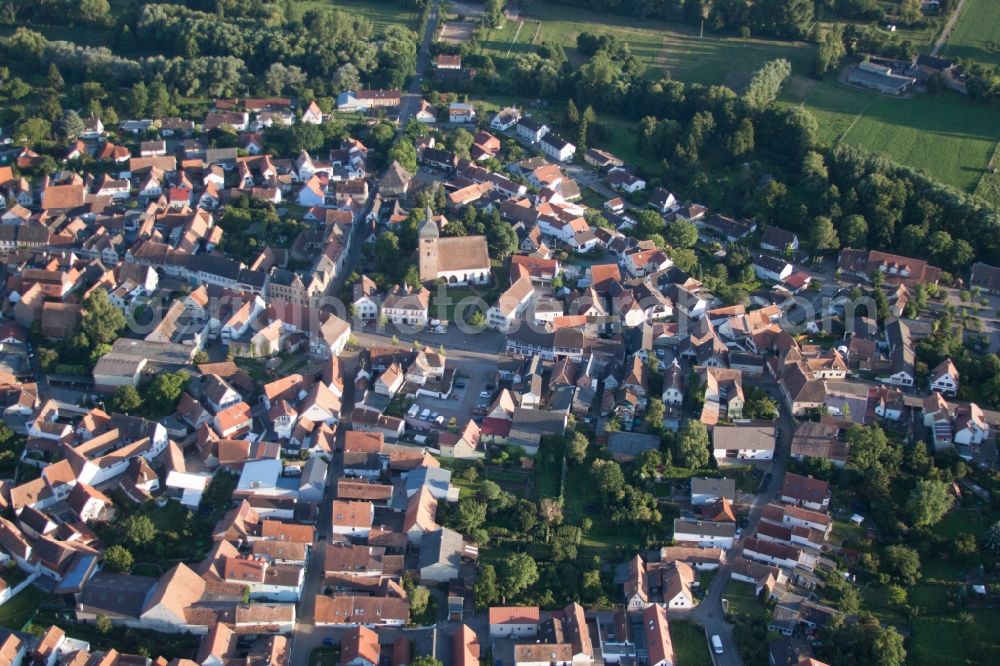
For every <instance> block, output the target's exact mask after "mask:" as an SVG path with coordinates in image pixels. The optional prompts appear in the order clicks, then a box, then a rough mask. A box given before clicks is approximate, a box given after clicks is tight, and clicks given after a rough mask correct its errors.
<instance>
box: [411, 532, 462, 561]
mask: <svg viewBox="0 0 1000 666" xmlns="http://www.w3.org/2000/svg"><path fill="white" fill-rule="evenodd" d="M464 548H465V544H464V541H463V539H462V535H461V534H459V533H458V532H456V531H454V530H450V529H448V528H447V527H442V528H441V529H439V530H436V531H434V532H428V533H427V534H424V537H423V539H421V540H420V559H419V568H421V569H423V568H424V567H429V566H433V565H435V564H450V565H452V566H454V567H455V568H458V565H459V564H461V562H462V551H463V549H464Z"/></svg>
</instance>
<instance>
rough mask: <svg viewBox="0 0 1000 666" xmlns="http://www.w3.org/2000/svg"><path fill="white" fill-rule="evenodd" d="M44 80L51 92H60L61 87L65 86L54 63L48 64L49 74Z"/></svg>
mask: <svg viewBox="0 0 1000 666" xmlns="http://www.w3.org/2000/svg"><path fill="white" fill-rule="evenodd" d="M46 80H47V82H48V84H49V87H50V88H52V89H53V90H62V87H63V86H64V85H66V82H65V81H64V80H63V77H62V74H61V73H60V72H59V68H58V67H56V64H55V63H54V62H53V63H49V73H48V76H47V77H46Z"/></svg>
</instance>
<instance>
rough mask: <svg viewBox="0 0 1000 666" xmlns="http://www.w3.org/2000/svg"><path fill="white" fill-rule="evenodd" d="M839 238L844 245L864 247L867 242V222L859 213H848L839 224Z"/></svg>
mask: <svg viewBox="0 0 1000 666" xmlns="http://www.w3.org/2000/svg"><path fill="white" fill-rule="evenodd" d="M840 240H841V242H842V243H843V244H844V247H865V246H866V245H867V244H868V222H867V221H866V220H865V218H864V217H863V216H861V215H849V216H847V217H846V218H844V220H843V222H841V224H840Z"/></svg>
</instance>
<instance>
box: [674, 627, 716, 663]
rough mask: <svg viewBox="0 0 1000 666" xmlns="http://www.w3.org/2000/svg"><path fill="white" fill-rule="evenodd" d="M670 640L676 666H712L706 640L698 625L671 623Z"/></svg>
mask: <svg viewBox="0 0 1000 666" xmlns="http://www.w3.org/2000/svg"><path fill="white" fill-rule="evenodd" d="M670 640H671V642H673V644H674V654H675V655H676V657H677V666H712V655H711V654H710V653H709V651H708V639H706V638H705V632H704V630H703V629H702V628H701V627H699V626H698V625H696V624H694V623H693V622H683V621H678V620H675V621H672V622H671V623H670Z"/></svg>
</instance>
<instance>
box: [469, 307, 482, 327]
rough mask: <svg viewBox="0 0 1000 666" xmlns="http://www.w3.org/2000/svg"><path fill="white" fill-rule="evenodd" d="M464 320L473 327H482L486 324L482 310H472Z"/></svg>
mask: <svg viewBox="0 0 1000 666" xmlns="http://www.w3.org/2000/svg"><path fill="white" fill-rule="evenodd" d="M466 321H467V322H469V326H472V327H473V328H484V327H485V326H486V317H485V316H484V315H483V311H482V310H479V309H476V310H473V311H472V314H470V315H469V316H468V317H466Z"/></svg>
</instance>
